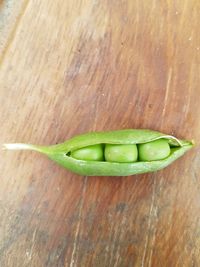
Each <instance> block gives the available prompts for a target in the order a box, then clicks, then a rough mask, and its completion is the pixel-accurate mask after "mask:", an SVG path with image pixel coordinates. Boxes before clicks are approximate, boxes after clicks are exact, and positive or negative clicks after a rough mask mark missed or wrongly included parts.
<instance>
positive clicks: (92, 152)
mask: <svg viewBox="0 0 200 267" xmlns="http://www.w3.org/2000/svg"><path fill="white" fill-rule="evenodd" d="M71 157H73V158H75V159H79V160H89V161H90V160H91V161H93V160H94V161H102V160H103V158H104V155H103V146H102V144H97V145H92V146H87V147H83V148H80V149H77V150H74V151H72V152H71Z"/></svg>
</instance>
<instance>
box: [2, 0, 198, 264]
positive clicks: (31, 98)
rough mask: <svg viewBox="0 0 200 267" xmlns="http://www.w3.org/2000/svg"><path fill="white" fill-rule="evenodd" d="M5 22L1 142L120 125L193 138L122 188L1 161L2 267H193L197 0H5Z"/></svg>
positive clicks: (51, 166) (30, 158)
mask: <svg viewBox="0 0 200 267" xmlns="http://www.w3.org/2000/svg"><path fill="white" fill-rule="evenodd" d="M6 3H10V4H11V3H12V8H10V9H9V10H10V12H7V11H6V9H5V8H6ZM16 5H17V6H18V8H15V7H16ZM6 12H7V13H6ZM1 14H5V15H4V16H2V15H1ZM0 15H1V16H0V25H3V26H1V27H0V30H1V35H0V41H1V42H3V45H2V46H1V47H2V48H1V50H0V51H1V60H0V63H1V69H0V114H1V116H0V124H1V135H0V143H4V142H15V141H17V142H30V143H36V144H54V143H58V142H62V141H64V140H66V139H68V138H70V137H72V136H73V135H76V134H79V133H83V132H89V131H93V130H97V131H100V130H113V129H124V128H150V129H155V130H159V131H163V132H166V133H168V134H174V135H176V136H177V137H179V138H187V139H194V140H195V141H196V147H195V148H194V149H193V150H192V151H191V152H189V153H188V154H186V155H185V156H184V157H183V158H181V159H180V160H178V161H177V162H175V163H174V164H173V165H171V166H169V167H168V168H166V169H164V170H162V171H159V172H157V173H154V174H145V175H138V176H130V177H118V178H117V177H81V176H78V175H75V174H71V173H70V172H68V171H67V170H65V169H62V168H61V167H59V166H57V165H56V164H55V163H53V162H51V161H49V160H48V159H47V158H45V157H44V156H42V155H39V154H36V153H33V152H6V151H0V156H1V161H0V164H1V177H0V218H1V220H0V266H4V267H24V266H30V267H44V266H45V267H46V266H47V267H55V266H56V267H63V266H65V267H68V266H69V267H75V266H77V267H79V266H84V267H86V266H88V267H90V266H95V267H100V266H101V267H104V266H105V267H129V266H130V267H133V266H134V267H135V266H136V267H150V266H152V267H160V266H166V267H172V266H173V267H198V266H199V262H200V253H199V246H200V231H199V229H200V176H199V171H200V167H199V166H200V147H199V136H200V120H199V114H200V107H199V101H200V89H199V82H200V79H199V77H200V75H199V74H200V55H199V53H200V32H199V22H200V20H199V17H200V3H199V1H197V0H190V1H189V0H182V1H171V0H168V1H157V0H154V1H144V0H141V1H131V0H127V1H122V0H115V1H114V0H105V1H98V0H77V1H72V0H68V1H61V0H48V1H47V0H44V1H39V0H34V1H33V0H29V1H18V4H17V2H16V1H8V2H7V1H3V2H2V4H1V6H0ZM12 18H13V21H12ZM5 21H6V23H5ZM5 33H6V34H5ZM2 36H3V37H2ZM2 38H3V39H2ZM2 40H4V41H2Z"/></svg>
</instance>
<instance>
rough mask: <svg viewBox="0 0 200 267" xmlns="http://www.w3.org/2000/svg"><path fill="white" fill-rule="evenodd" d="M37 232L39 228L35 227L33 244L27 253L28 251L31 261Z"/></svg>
mask: <svg viewBox="0 0 200 267" xmlns="http://www.w3.org/2000/svg"><path fill="white" fill-rule="evenodd" d="M36 233H37V229H35V230H34V232H33V237H32V245H31V248H30V252H28V251H27V253H26V255H27V258H28V260H29V261H30V260H31V259H32V254H33V249H34V246H35V237H36Z"/></svg>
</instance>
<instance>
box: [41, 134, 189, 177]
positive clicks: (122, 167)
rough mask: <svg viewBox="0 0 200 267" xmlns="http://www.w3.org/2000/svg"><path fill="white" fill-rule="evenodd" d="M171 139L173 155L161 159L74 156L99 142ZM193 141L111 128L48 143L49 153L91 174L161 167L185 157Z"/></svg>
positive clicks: (146, 170)
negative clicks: (115, 160)
mask: <svg viewBox="0 0 200 267" xmlns="http://www.w3.org/2000/svg"><path fill="white" fill-rule="evenodd" d="M161 139H164V140H167V141H168V143H169V145H170V153H169V155H168V156H167V157H166V158H164V159H161V160H154V161H136V162H128V163H121V162H108V161H105V160H102V161H88V160H79V159H75V158H73V157H71V156H70V153H71V151H74V150H78V149H80V148H84V147H87V146H91V145H96V144H104V145H106V144H115V145H116V144H126V145H131V144H136V145H139V144H146V143H149V142H153V141H155V140H161ZM192 146H193V143H192V142H190V141H186V140H179V139H177V138H175V137H173V136H170V135H166V134H162V133H160V132H156V131H151V130H139V129H129V130H119V131H110V132H93V133H88V134H83V135H79V136H76V137H74V138H72V139H70V140H68V141H66V142H64V143H62V144H58V145H55V146H51V147H46V151H45V153H46V154H47V155H48V156H49V157H50V158H51V159H53V160H54V161H56V162H58V163H59V164H60V165H62V166H64V167H66V168H67V169H69V170H71V171H73V172H75V173H78V174H81V175H89V176H94V175H98V176H127V175H133V174H139V173H146V172H153V171H157V170H160V169H162V168H164V167H166V166H168V165H169V164H170V163H172V162H173V161H175V160H176V159H178V158H179V157H181V156H182V155H183V154H184V153H185V152H186V151H188V150H189V149H191V148H192Z"/></svg>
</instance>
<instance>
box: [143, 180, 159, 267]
mask: <svg viewBox="0 0 200 267" xmlns="http://www.w3.org/2000/svg"><path fill="white" fill-rule="evenodd" d="M155 191H156V179H155V178H154V182H153V192H152V198H151V206H150V209H149V221H148V228H147V237H146V241H145V246H144V253H143V257H142V264H141V266H142V267H144V266H145V265H144V263H145V258H146V254H147V247H148V243H149V238H150V229H151V223H152V212H153V207H154V204H155Z"/></svg>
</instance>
